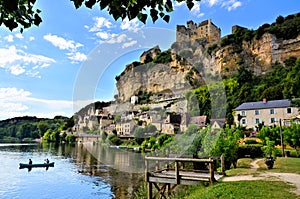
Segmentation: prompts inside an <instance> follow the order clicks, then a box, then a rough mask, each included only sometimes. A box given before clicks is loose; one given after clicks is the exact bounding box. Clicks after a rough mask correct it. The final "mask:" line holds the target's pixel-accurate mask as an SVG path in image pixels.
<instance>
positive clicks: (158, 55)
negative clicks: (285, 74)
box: [116, 13, 300, 102]
mask: <svg viewBox="0 0 300 199" xmlns="http://www.w3.org/2000/svg"><path fill="white" fill-rule="evenodd" d="M232 30H233V33H232V34H231V35H227V36H225V37H223V38H221V39H219V40H218V41H215V42H213V43H208V42H207V39H205V38H203V39H197V40H192V39H191V40H186V41H184V42H182V41H180V42H175V43H173V45H172V46H171V48H170V50H168V51H166V52H160V50H157V49H156V48H153V49H150V50H149V51H147V52H144V53H143V54H142V55H141V59H140V62H134V63H132V64H128V65H127V66H126V68H125V70H124V71H123V72H122V73H121V74H120V75H119V76H117V77H116V80H117V89H118V100H120V101H121V102H125V101H128V100H129V99H130V97H131V96H133V95H138V96H140V95H141V94H145V93H146V94H149V95H150V96H155V97H157V96H161V95H164V96H166V95H170V94H174V93H175V94H178V93H181V94H182V93H183V92H184V90H188V89H190V88H195V87H199V86H200V85H204V83H205V82H204V81H203V78H206V77H209V76H214V75H222V76H223V77H224V76H229V77H230V76H232V75H233V74H235V73H236V72H237V71H238V69H239V68H240V67H241V66H243V67H245V68H246V69H247V70H249V71H252V72H253V73H254V74H255V75H261V74H266V73H268V72H269V71H271V70H272V65H274V64H277V63H279V64H282V65H284V62H285V60H287V59H288V58H290V57H300V14H299V13H297V14H293V15H289V16H286V17H282V16H279V17H277V19H276V21H275V22H274V23H272V24H263V25H262V26H260V27H259V28H258V29H257V30H249V29H247V28H244V27H240V26H233V28H232ZM155 49H156V50H155ZM145 57H146V58H147V59H146V58H145ZM145 60H147V61H146V62H145ZM206 81H207V80H206ZM206 83H208V82H206Z"/></svg>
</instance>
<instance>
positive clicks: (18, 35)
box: [15, 33, 24, 39]
mask: <svg viewBox="0 0 300 199" xmlns="http://www.w3.org/2000/svg"><path fill="white" fill-rule="evenodd" d="M15 36H16V37H17V38H18V39H24V37H23V35H22V34H21V33H17V34H15Z"/></svg>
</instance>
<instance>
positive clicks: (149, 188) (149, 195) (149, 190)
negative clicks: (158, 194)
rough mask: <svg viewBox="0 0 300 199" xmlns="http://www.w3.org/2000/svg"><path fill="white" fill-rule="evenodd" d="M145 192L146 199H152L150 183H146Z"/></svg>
mask: <svg viewBox="0 0 300 199" xmlns="http://www.w3.org/2000/svg"><path fill="white" fill-rule="evenodd" d="M147 191H148V193H147V198H148V199H152V183H151V182H148V187H147Z"/></svg>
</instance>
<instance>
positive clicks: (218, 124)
mask: <svg viewBox="0 0 300 199" xmlns="http://www.w3.org/2000/svg"><path fill="white" fill-rule="evenodd" d="M225 124H226V119H225V118H219V119H210V126H211V129H212V130H215V129H223V128H225Z"/></svg>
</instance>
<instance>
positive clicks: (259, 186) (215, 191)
mask: <svg viewBox="0 0 300 199" xmlns="http://www.w3.org/2000/svg"><path fill="white" fill-rule="evenodd" d="M299 165H300V158H277V160H276V161H275V165H274V168H273V169H270V170H268V169H267V167H266V166H265V164H264V160H263V159H255V160H253V159H250V158H243V159H239V160H238V164H237V168H235V169H233V168H232V169H230V170H227V171H226V177H224V178H222V179H221V180H220V181H218V182H216V183H214V185H213V186H205V184H203V183H201V184H199V185H198V186H179V187H178V188H176V189H175V191H174V192H173V194H172V196H170V199H182V198H184V199H215V198H218V199H219V198H221V199H222V198H223V199H227V198H239V199H243V198H245V199H248V198H264V199H265V198H291V199H293V198H295V199H299V198H300V180H299V179H300V167H299ZM134 198H135V199H141V198H147V189H146V183H144V184H143V185H142V186H141V187H140V189H139V190H138V191H137V192H136V195H135V197H134Z"/></svg>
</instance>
